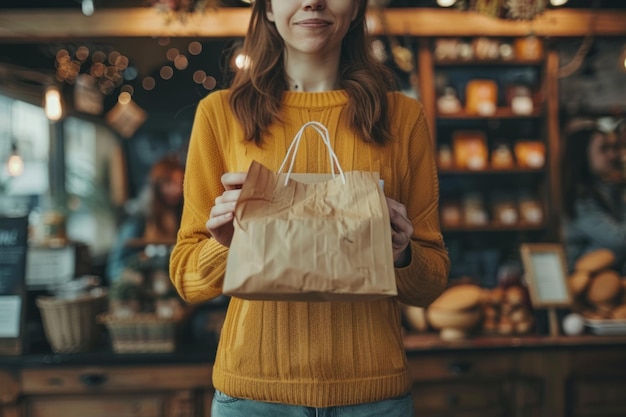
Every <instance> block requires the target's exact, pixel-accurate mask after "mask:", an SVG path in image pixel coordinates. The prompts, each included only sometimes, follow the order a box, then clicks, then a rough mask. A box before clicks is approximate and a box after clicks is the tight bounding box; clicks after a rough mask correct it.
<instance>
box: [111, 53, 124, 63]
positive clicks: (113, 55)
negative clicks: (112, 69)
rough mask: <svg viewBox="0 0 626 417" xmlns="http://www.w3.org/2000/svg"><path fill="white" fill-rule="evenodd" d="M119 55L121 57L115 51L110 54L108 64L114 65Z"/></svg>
mask: <svg viewBox="0 0 626 417" xmlns="http://www.w3.org/2000/svg"><path fill="white" fill-rule="evenodd" d="M120 55H122V54H120V53H119V52H117V51H113V52H111V53H110V54H109V64H111V65H115V61H117V58H119V57H120Z"/></svg>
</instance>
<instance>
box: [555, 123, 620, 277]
mask: <svg viewBox="0 0 626 417" xmlns="http://www.w3.org/2000/svg"><path fill="white" fill-rule="evenodd" d="M619 165H620V163H619V155H618V152H617V144H616V142H615V140H614V138H613V137H611V136H609V135H607V134H606V133H604V132H602V131H600V130H598V129H596V128H594V127H586V128H582V129H579V130H577V131H574V132H573V133H571V134H570V135H568V137H567V138H566V141H565V151H564V155H563V159H562V162H561V170H562V173H561V175H562V181H563V188H562V192H563V207H564V211H565V219H564V223H563V226H564V228H563V238H564V242H565V247H566V252H567V259H568V266H569V269H570V270H573V269H574V264H575V262H576V260H577V259H578V258H580V257H581V256H582V255H584V254H585V253H587V252H591V251H593V250H596V249H601V248H605V249H610V250H611V251H613V253H614V254H615V256H616V263H615V265H614V267H615V268H617V269H619V270H620V271H621V272H624V261H626V204H625V202H624V194H623V188H622V186H621V183H620V178H621V175H620V170H619Z"/></svg>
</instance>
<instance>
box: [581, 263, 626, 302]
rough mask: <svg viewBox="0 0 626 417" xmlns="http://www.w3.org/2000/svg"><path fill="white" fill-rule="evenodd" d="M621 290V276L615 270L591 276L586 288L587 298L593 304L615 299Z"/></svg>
mask: <svg viewBox="0 0 626 417" xmlns="http://www.w3.org/2000/svg"><path fill="white" fill-rule="evenodd" d="M621 291H622V280H621V277H620V276H619V275H618V274H617V272H615V271H610V270H607V271H603V272H600V273H598V274H597V275H596V276H594V277H593V279H592V280H591V283H590V284H589V289H588V290H587V300H589V302H591V303H592V304H594V305H599V304H606V303H610V302H612V301H613V300H615V299H616V298H617V297H618V296H619V295H620V293H621Z"/></svg>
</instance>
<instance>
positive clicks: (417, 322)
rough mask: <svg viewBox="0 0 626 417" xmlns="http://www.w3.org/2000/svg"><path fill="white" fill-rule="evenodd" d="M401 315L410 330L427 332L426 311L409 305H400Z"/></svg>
mask: <svg viewBox="0 0 626 417" xmlns="http://www.w3.org/2000/svg"><path fill="white" fill-rule="evenodd" d="M402 313H403V314H404V318H405V319H406V322H407V324H408V325H409V326H410V327H411V329H412V330H416V331H418V332H425V331H426V330H428V321H427V320H426V309H424V308H423V307H415V306H410V305H402Z"/></svg>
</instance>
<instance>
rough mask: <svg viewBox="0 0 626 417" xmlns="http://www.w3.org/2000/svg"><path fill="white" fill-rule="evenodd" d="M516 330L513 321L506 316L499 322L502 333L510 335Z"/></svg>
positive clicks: (499, 331) (499, 330) (499, 329)
mask: <svg viewBox="0 0 626 417" xmlns="http://www.w3.org/2000/svg"><path fill="white" fill-rule="evenodd" d="M514 330H515V328H514V326H513V322H512V321H511V320H509V319H508V318H506V317H502V318H501V319H500V322H499V323H498V333H500V334H502V335H509V334H511V333H513V331H514Z"/></svg>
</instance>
